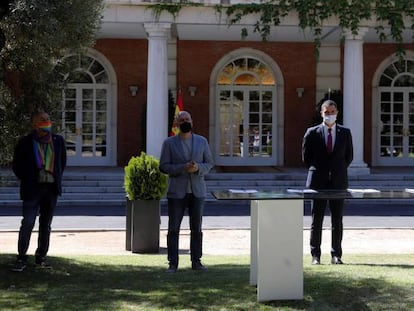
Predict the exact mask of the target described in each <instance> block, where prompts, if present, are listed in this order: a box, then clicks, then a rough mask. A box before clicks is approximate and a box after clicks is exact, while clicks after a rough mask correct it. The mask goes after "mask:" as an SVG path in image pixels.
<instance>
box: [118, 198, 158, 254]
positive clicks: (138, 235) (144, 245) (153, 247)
mask: <svg viewBox="0 0 414 311" xmlns="http://www.w3.org/2000/svg"><path fill="white" fill-rule="evenodd" d="M127 210H128V203H127ZM130 210H131V211H130V218H131V222H130V223H129V224H130V232H131V233H130V237H131V238H130V250H131V251H132V252H133V253H143V254H148V253H159V251H160V224H161V208H160V200H135V201H131V209H130ZM127 218H128V212H127ZM127 221H128V220H127ZM127 231H128V223H127ZM126 246H127V249H128V246H129V245H128V233H127V243H126Z"/></svg>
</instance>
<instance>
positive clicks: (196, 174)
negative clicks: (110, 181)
mask: <svg viewBox="0 0 414 311" xmlns="http://www.w3.org/2000/svg"><path fill="white" fill-rule="evenodd" d="M175 122H176V123H177V125H178V126H179V128H180V133H179V134H178V135H176V136H172V137H169V138H167V139H166V140H165V141H164V143H163V145H162V149H161V157H160V169H161V171H162V172H164V173H166V174H168V176H169V178H168V190H167V199H168V235H167V247H168V261H169V266H168V269H167V272H169V273H174V272H176V271H177V268H178V245H179V242H178V241H179V234H180V227H181V222H182V220H183V216H184V212H185V210H186V209H187V208H188V215H189V218H190V231H191V236H190V251H191V267H192V269H193V270H206V267H205V266H204V265H203V264H202V263H201V256H202V239H203V233H202V228H201V223H202V215H203V209H204V199H205V196H206V184H205V180H204V176H205V175H206V174H207V173H208V172H209V171H210V169H211V168H212V167H213V165H214V163H213V157H212V154H211V151H210V147H209V145H208V142H207V139H206V138H204V137H203V136H200V135H196V134H194V133H193V131H192V128H193V121H192V119H191V115H190V113H188V112H187V111H181V112H180V113H179V114H178V115H177V116H176V120H175Z"/></svg>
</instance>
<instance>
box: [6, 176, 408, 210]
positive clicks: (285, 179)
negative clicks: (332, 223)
mask: <svg viewBox="0 0 414 311" xmlns="http://www.w3.org/2000/svg"><path fill="white" fill-rule="evenodd" d="M123 178H124V173H123V168H102V169H99V168H93V169H89V168H77V169H76V168H75V169H74V168H69V169H68V170H67V172H65V174H64V180H63V194H62V197H61V198H60V199H59V204H60V205H67V206H75V205H77V206H79V205H85V206H92V205H95V206H99V205H102V206H107V205H111V206H114V205H120V206H123V204H124V203H125V191H124V188H123ZM305 180H306V171H305V170H304V169H302V168H299V169H293V170H291V171H286V172H278V173H217V172H212V173H210V174H208V175H207V176H206V184H207V189H208V195H207V201H208V202H213V201H215V199H214V198H213V196H212V195H211V193H210V192H211V191H216V190H224V189H232V188H234V189H238V188H241V189H260V190H278V189H286V188H299V189H300V188H303V187H304V184H305ZM349 183H350V185H349V187H350V188H376V189H404V188H414V174H412V173H408V174H407V173H406V171H404V170H396V171H392V170H391V171H388V172H385V173H381V174H369V175H357V176H350V177H349ZM367 202H368V201H367ZM369 202H373V203H375V201H374V200H372V201H371V200H369ZM393 202H395V201H393ZM354 203H357V201H356V200H354V202H353V204H354ZM384 203H391V202H386V201H381V204H384ZM19 204H20V199H19V182H18V180H17V179H16V178H15V176H14V175H13V173H12V172H11V171H10V170H7V169H0V206H3V205H4V206H5V205H8V206H11V205H13V206H15V205H19ZM364 204H365V203H364Z"/></svg>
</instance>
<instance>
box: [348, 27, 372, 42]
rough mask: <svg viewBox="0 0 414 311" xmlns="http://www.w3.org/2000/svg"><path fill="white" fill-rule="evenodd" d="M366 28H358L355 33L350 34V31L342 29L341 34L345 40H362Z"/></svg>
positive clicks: (366, 30)
mask: <svg viewBox="0 0 414 311" xmlns="http://www.w3.org/2000/svg"><path fill="white" fill-rule="evenodd" d="M368 30H369V29H368V27H360V28H358V30H357V33H356V34H355V33H352V30H350V29H344V31H343V33H344V36H345V40H362V39H364V36H365V34H366V33H367V32H368Z"/></svg>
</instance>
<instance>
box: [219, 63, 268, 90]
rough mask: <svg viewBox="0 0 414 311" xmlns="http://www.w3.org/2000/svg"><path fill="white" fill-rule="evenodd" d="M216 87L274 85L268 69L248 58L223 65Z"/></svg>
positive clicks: (264, 65)
mask: <svg viewBox="0 0 414 311" xmlns="http://www.w3.org/2000/svg"><path fill="white" fill-rule="evenodd" d="M217 84H218V85H232V84H234V85H272V86H274V85H275V78H274V76H273V74H272V72H271V71H270V68H269V67H268V66H267V65H266V64H264V63H263V62H262V61H260V60H258V59H256V58H252V57H249V56H245V57H240V58H237V59H235V60H232V61H230V62H229V63H228V64H227V65H225V66H224V67H223V69H222V71H221V72H220V73H219V75H218V79H217Z"/></svg>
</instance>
